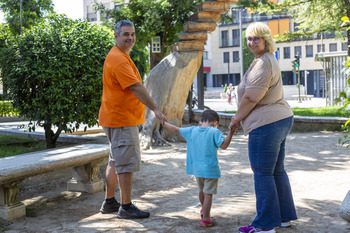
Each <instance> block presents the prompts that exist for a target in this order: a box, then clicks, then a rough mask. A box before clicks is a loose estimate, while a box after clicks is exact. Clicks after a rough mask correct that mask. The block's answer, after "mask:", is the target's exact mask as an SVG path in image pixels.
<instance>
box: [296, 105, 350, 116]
mask: <svg viewBox="0 0 350 233" xmlns="http://www.w3.org/2000/svg"><path fill="white" fill-rule="evenodd" d="M293 112H294V115H296V116H326V117H350V111H349V110H344V108H343V107H342V106H327V107H319V108H293Z"/></svg>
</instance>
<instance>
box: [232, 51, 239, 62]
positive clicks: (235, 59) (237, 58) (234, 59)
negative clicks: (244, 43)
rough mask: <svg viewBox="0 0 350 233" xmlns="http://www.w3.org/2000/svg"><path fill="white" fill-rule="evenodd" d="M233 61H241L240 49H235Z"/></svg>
mask: <svg viewBox="0 0 350 233" xmlns="http://www.w3.org/2000/svg"><path fill="white" fill-rule="evenodd" d="M232 56H233V57H232V62H239V52H238V51H234V52H232Z"/></svg>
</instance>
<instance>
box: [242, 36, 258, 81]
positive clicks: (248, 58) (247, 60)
mask: <svg viewBox="0 0 350 233" xmlns="http://www.w3.org/2000/svg"><path fill="white" fill-rule="evenodd" d="M245 32H246V31H243V35H242V40H243V41H242V45H243V61H244V62H243V70H244V72H243V73H245V72H247V70H248V68H249V66H250V64H251V63H252V62H253V60H254V58H255V57H254V54H253V53H252V52H251V51H250V50H249V48H248V45H247V39H246V36H245ZM242 78H243V77H242Z"/></svg>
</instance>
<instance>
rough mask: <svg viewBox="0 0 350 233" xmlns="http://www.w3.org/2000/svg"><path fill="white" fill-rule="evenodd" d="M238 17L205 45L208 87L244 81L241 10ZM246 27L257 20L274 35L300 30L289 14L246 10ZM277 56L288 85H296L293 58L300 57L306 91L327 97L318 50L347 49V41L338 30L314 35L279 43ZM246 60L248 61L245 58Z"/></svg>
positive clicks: (219, 28)
mask: <svg viewBox="0 0 350 233" xmlns="http://www.w3.org/2000/svg"><path fill="white" fill-rule="evenodd" d="M233 15H234V20H233V22H232V23H230V24H221V25H219V26H218V27H217V29H216V30H215V31H214V32H212V33H210V35H209V38H210V39H209V41H210V43H208V44H207V45H206V46H205V51H204V53H205V56H204V73H205V75H204V77H205V78H206V80H204V83H205V84H207V85H206V86H205V87H207V88H210V87H223V86H224V85H225V84H228V83H233V84H234V85H238V83H239V82H240V80H241V64H240V59H239V58H240V52H241V51H240V47H241V44H240V38H239V36H240V18H239V17H238V15H239V10H237V11H233ZM241 20H242V29H243V31H245V29H246V28H247V26H248V25H249V24H250V23H252V22H256V21H260V22H263V23H266V24H267V25H268V26H269V28H270V29H271V32H272V34H273V35H277V34H282V33H284V32H293V31H296V30H297V28H296V24H295V23H294V20H293V19H292V18H290V17H289V16H287V15H274V16H267V15H258V14H252V13H249V12H247V10H242V19H241ZM276 49H277V51H276V53H275V55H276V58H277V59H278V61H279V64H280V67H281V71H282V78H283V84H284V85H296V84H297V75H296V74H295V73H293V71H292V63H291V62H292V61H293V60H295V56H296V55H297V54H298V55H299V56H300V74H301V75H300V76H301V85H303V86H304V89H305V90H304V92H305V93H303V94H308V95H314V96H315V97H324V96H325V85H326V84H325V70H324V67H323V63H322V62H319V61H316V60H315V57H316V54H318V53H322V52H323V53H329V52H331V53H332V52H334V53H336V52H340V51H344V52H346V51H347V43H346V41H341V40H340V39H335V34H334V33H329V34H323V35H314V36H313V37H311V38H301V39H298V40H293V41H290V42H283V43H276ZM243 62H244V60H243Z"/></svg>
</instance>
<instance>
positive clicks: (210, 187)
mask: <svg viewBox="0 0 350 233" xmlns="http://www.w3.org/2000/svg"><path fill="white" fill-rule="evenodd" d="M196 180H197V184H198V188H199V191H202V192H203V193H206V194H216V193H217V191H218V183H219V179H211V178H201V177H196Z"/></svg>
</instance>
